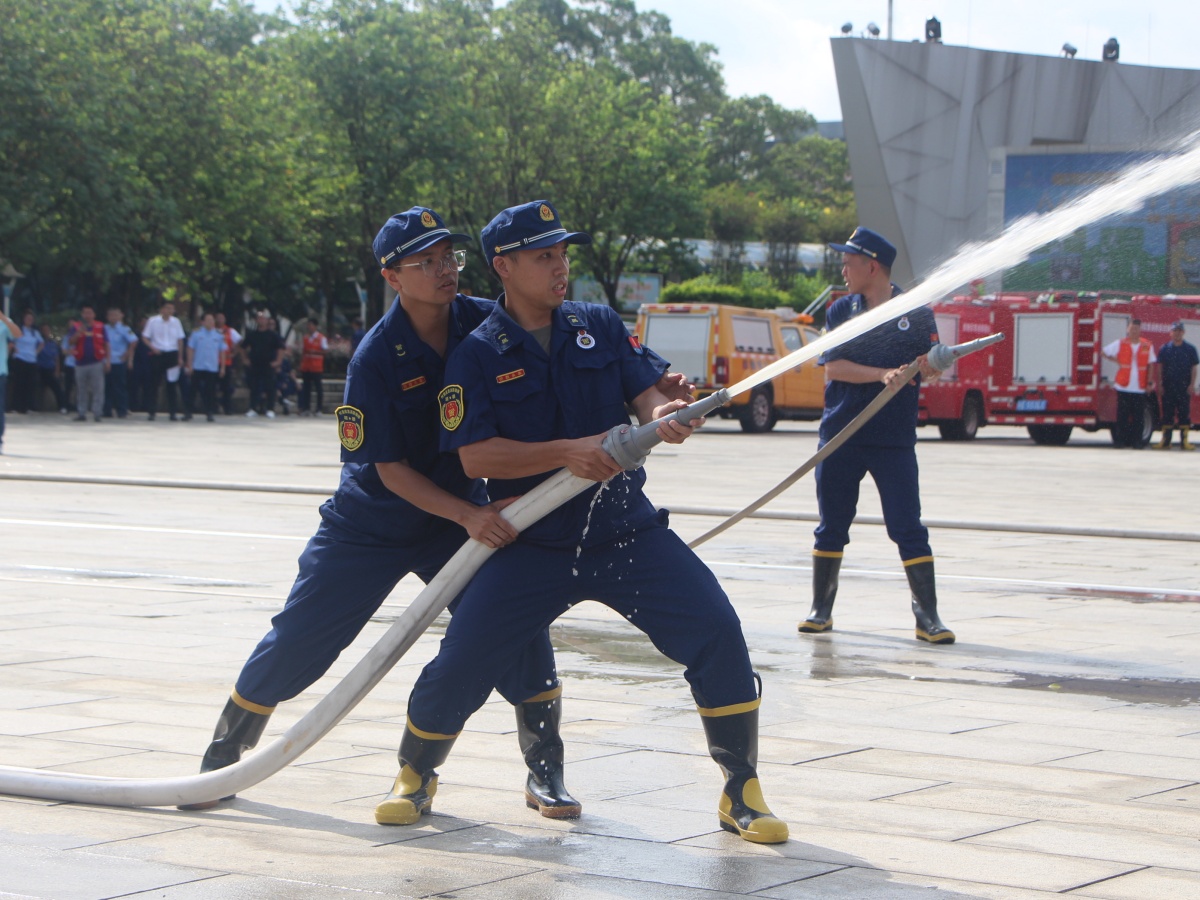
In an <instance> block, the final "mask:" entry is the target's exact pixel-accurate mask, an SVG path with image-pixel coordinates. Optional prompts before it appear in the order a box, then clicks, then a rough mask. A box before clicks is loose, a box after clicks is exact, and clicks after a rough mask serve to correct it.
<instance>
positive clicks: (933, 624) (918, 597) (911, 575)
mask: <svg viewBox="0 0 1200 900" xmlns="http://www.w3.org/2000/svg"><path fill="white" fill-rule="evenodd" d="M904 574H905V575H906V576H907V577H908V587H909V589H910V590H911V591H912V611H913V616H914V617H916V620H917V628H916V635H917V640H919V641H928V642H929V643H931V644H953V643H954V640H955V637H954V632H953V631H951V630H950V629H949V628H947V627H946V626H945V625H944V624H942V620H941V619H939V618H938V610H937V589H936V585H935V583H934V577H933V557H932V556H922V557H918V558H917V559H910V560H907V561H906V562H905V563H904Z"/></svg>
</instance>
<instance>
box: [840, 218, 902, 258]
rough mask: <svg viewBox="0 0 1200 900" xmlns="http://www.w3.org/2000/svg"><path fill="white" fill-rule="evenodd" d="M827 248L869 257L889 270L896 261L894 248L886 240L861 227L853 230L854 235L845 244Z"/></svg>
mask: <svg viewBox="0 0 1200 900" xmlns="http://www.w3.org/2000/svg"><path fill="white" fill-rule="evenodd" d="M829 246H830V247H832V248H833V249H834V250H839V251H841V252H842V253H857V254H859V255H861V256H869V257H871V259H875V260H878V261H879V262H880V263H881V264H882V265H883V266H885V267H887V268H889V269H890V268H891V267H892V263H894V262H895V261H896V248H895V247H893V246H892V245H891V243H889V242H888V239H887V238H885V237H884V236H883V235H881V234H877V233H876V232H874V231H872V230H871V229H870V228H863V227H862V226H861V225H859V226H858V227H857V228H855V229H854V234H852V235H850V237H848V238H847V239H846V243H844V244H830V245H829Z"/></svg>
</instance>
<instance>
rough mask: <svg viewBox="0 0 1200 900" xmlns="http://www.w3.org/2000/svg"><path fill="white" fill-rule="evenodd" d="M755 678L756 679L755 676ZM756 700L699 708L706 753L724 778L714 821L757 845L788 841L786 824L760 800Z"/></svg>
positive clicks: (757, 702)
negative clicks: (718, 767)
mask: <svg viewBox="0 0 1200 900" xmlns="http://www.w3.org/2000/svg"><path fill="white" fill-rule="evenodd" d="M756 677H757V676H756ZM758 705H759V701H758V700H757V699H755V700H752V701H750V702H749V703H738V704H735V705H733V706H723V707H718V708H715V709H704V708H701V709H700V721H701V722H703V723H704V736H705V737H706V738H707V739H708V752H709V754H710V755H711V756H712V758H713V760H714V761H715V762H716V764H717V765H718V766H720V767H721V772H722V774H724V776H725V788H724V789H723V790H722V791H721V799H720V800H719V801H718V803H717V820H718V821H719V822H720V824H721V827H722V828H723V829H724V830H725V831H728V832H731V833H733V834H736V835H738V836H739V837H741V838H742V839H743V840H746V841H752V842H753V843H756V844H781V843H783V842H784V841H786V840H787V839H788V827H787V823H786V822H784V821H783V820H782V819H778V818H776V817H775V815H774V814H773V813H772V812H771V810H770V808H769V807H768V806H767V801H766V800H764V799H763V794H762V787H761V785H759V783H758V772H757V770H756V768H755V767H756V766H757V765H758Z"/></svg>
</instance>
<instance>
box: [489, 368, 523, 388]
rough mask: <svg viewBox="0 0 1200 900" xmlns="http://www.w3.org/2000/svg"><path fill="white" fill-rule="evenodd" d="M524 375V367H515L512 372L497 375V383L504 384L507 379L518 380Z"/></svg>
mask: <svg viewBox="0 0 1200 900" xmlns="http://www.w3.org/2000/svg"><path fill="white" fill-rule="evenodd" d="M524 377H525V370H524V369H513V370H512V371H511V372H505V373H504V374H503V375H497V376H496V384H504V383H505V382H506V381H516V380H517V379H518V378H524Z"/></svg>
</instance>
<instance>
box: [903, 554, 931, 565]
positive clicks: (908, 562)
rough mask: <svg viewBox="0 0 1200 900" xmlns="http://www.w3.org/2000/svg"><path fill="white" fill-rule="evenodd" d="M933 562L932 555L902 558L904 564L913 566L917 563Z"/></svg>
mask: <svg viewBox="0 0 1200 900" xmlns="http://www.w3.org/2000/svg"><path fill="white" fill-rule="evenodd" d="M925 562H933V557H932V556H918V557H917V558H916V559H906V560H904V565H905V566H915V565H916V564H917V563H925Z"/></svg>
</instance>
